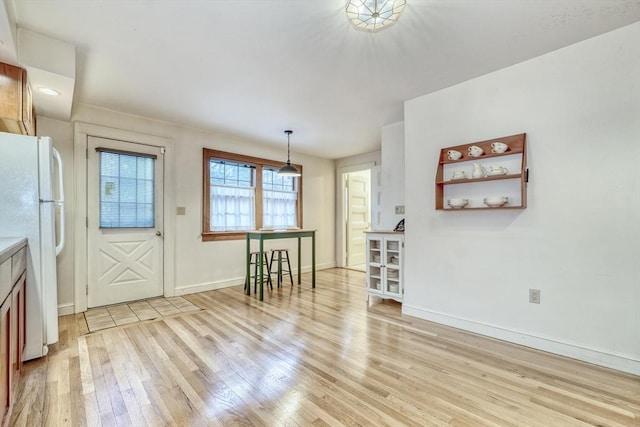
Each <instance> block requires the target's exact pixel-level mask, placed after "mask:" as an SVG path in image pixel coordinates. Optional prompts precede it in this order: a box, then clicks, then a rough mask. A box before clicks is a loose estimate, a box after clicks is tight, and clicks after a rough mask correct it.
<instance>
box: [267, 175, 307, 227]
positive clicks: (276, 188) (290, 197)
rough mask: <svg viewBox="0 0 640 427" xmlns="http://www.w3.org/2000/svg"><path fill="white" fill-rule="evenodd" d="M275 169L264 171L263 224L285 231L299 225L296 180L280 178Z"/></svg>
mask: <svg viewBox="0 0 640 427" xmlns="http://www.w3.org/2000/svg"><path fill="white" fill-rule="evenodd" d="M277 172H278V171H277V170H275V169H268V168H264V169H262V206H263V208H262V224H263V226H264V227H273V228H275V229H285V228H291V227H296V226H297V225H298V191H297V189H296V181H297V180H296V178H295V177H292V176H278V173H277Z"/></svg>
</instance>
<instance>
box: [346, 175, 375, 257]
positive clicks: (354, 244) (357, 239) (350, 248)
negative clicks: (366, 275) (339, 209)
mask: <svg viewBox="0 0 640 427" xmlns="http://www.w3.org/2000/svg"><path fill="white" fill-rule="evenodd" d="M346 177H347V183H346V187H347V226H346V228H347V232H346V237H347V239H346V242H347V266H348V267H354V266H358V265H362V266H363V267H364V264H365V261H366V257H365V252H366V239H365V234H364V232H365V231H367V230H369V226H370V218H369V212H371V202H370V193H371V172H370V171H369V170H366V171H360V172H351V173H349V174H347V175H346Z"/></svg>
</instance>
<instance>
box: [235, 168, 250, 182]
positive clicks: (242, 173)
mask: <svg viewBox="0 0 640 427" xmlns="http://www.w3.org/2000/svg"><path fill="white" fill-rule="evenodd" d="M252 178H253V169H251V168H250V167H248V166H243V167H241V168H240V170H239V171H238V179H239V180H240V181H241V182H242V183H243V184H249V185H251V181H252Z"/></svg>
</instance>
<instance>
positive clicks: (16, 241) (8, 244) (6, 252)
mask: <svg viewBox="0 0 640 427" xmlns="http://www.w3.org/2000/svg"><path fill="white" fill-rule="evenodd" d="M26 245H27V239H26V238H24V237H1V238H0V264H2V263H3V262H5V261H6V260H8V259H9V258H11V257H12V256H13V255H14V254H15V253H16V252H18V251H19V250H20V249H22V248H23V247H24V246H26Z"/></svg>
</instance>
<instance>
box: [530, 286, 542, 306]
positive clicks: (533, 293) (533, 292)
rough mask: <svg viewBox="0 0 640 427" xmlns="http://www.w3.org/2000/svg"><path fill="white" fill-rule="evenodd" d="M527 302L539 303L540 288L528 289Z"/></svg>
mask: <svg viewBox="0 0 640 427" xmlns="http://www.w3.org/2000/svg"><path fill="white" fill-rule="evenodd" d="M529 302H530V303H532V304H540V289H529Z"/></svg>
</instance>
